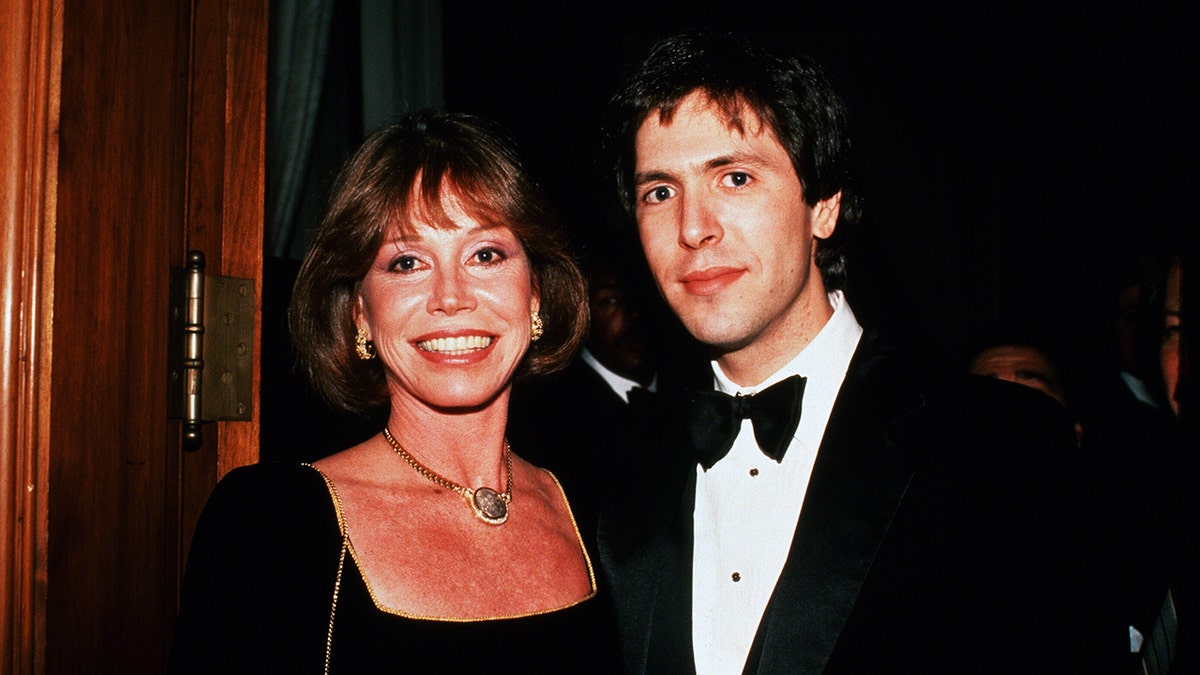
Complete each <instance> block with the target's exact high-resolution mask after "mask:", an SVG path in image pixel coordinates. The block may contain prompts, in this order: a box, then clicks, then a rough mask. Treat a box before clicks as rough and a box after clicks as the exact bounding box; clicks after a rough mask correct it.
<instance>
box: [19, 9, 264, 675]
mask: <svg viewBox="0 0 1200 675" xmlns="http://www.w3.org/2000/svg"><path fill="white" fill-rule="evenodd" d="M190 12H191V16H190V25H191V35H190V37H189V38H188V39H189V40H190V42H191V46H190V49H191V52H192V54H191V59H190V64H191V65H190V72H188V73H187V74H186V77H187V80H188V84H187V86H188V87H189V91H190V92H191V93H190V94H189V102H188V106H189V108H190V109H189V110H188V117H189V121H188V133H187V143H188V151H187V156H188V159H187V161H186V176H185V177H184V181H185V183H187V186H186V188H181V189H183V190H184V191H185V192H186V195H187V197H186V198H185V202H186V204H185V208H184V211H185V212H184V213H181V214H180V215H181V219H182V220H183V221H184V223H183V226H184V235H183V236H182V245H181V250H180V251H179V260H178V264H180V265H182V263H183V260H184V253H185V251H186V249H188V248H192V247H206V248H207V251H206V252H207V253H208V254H209V260H210V267H209V272H210V273H213V274H221V275H225V276H236V277H241V278H250V279H253V280H255V282H256V291H257V297H256V298H255V303H256V306H261V286H262V277H261V270H262V224H263V211H264V208H263V202H264V173H265V168H264V165H265V162H264V156H265V155H264V145H265V119H266V114H265V111H266V105H265V100H266V98H265V97H266V87H265V78H266V67H265V63H266V50H267V40H266V32H267V25H268V19H267V13H268V0H255V1H253V2H250V1H241V0H217V1H216V2H210V3H191V10H190ZM63 17H64V3H63V1H62V0H12V1H10V2H6V3H5V9H4V11H3V12H2V13H0V40H3V44H4V45H5V48H4V49H3V50H0V673H42V672H46V667H47V653H46V649H47V632H48V630H49V631H50V632H53V627H51V628H49V629H48V621H47V616H48V613H50V612H49V610H48V607H47V605H48V597H49V594H48V588H49V587H50V586H51V585H52V584H54V583H55V579H51V578H48V576H49V574H48V565H47V558H48V554H47V551H48V548H49V547H50V543H49V542H50V541H51V533H52V531H54V530H53V528H55V520H54V514H52V513H49V508H48V505H49V503H50V494H51V491H52V489H53V488H54V485H52V478H51V477H52V475H53V474H52V471H51V464H53V463H54V462H55V461H57V462H62V461H66V460H64V458H63V457H57V458H56V457H53V456H52V454H53V453H52V452H51V449H52V448H54V447H56V445H55V443H56V434H55V429H56V426H57V425H60V424H61V423H62V420H63V419H67V418H69V416H71V415H77V414H78V413H77V411H73V410H69V409H68V408H69V407H70V406H68V405H59V407H60V408H62V410H61V411H59V412H57V413H56V411H54V410H53V409H52V408H53V407H54V398H53V392H52V387H51V381H52V378H51V368H52V366H53V363H54V362H53V359H52V357H53V355H54V349H53V348H54V344H53V341H54V340H53V338H54V331H53V328H54V322H53V317H54V308H55V307H54V297H55V296H54V291H55V260H56V258H55V238H56V235H57V234H58V215H59V214H58V206H59V204H58V198H59V195H60V185H59V175H58V174H59V145H58V134H59V130H60V123H61V121H62V118H61V94H62V89H61V87H62V72H63V69H62V65H63V52H64V49H63V47H64V31H63ZM197 64H206V65H202V66H197ZM149 95H151V96H153V95H154V92H150V94H149ZM214 135H215V136H214ZM213 144H220V145H221V146H222V147H223V150H222V151H221V152H220V153H219V159H214V155H213V154H212V152H211V148H212V146H213ZM201 145H204V146H205V148H204V150H203V151H199V152H197V151H195V150H196V148H198V147H200V146H201ZM165 282H166V279H165V278H164V283H165ZM164 319H165V317H164ZM260 335H261V331H260V329H259V327H258V326H257V325H256V327H255V333H254V344H253V347H252V349H253V353H254V354H255V355H256V356H255V361H256V363H257V361H258V357H257V355H258V353H259V349H260V340H261V337H260ZM258 392H259V381H258V373H257V369H256V371H255V375H254V382H253V400H254V404H253V408H254V415H253V418H252V420H251V422H249V423H246V422H237V423H223V422H222V423H216V424H213V425H206V432H205V433H206V435H208V436H209V437H210V438H211V439H212V440H211V441H209V442H208V443H206V445H208V447H209V452H210V455H209V457H208V458H207V459H204V458H202V457H199V456H190V457H184V458H182V459H181V460H179V461H178V462H177V464H178V466H179V481H180V486H177V487H175V488H173V490H174V491H175V493H174V496H176V497H181V498H180V499H179V504H177V507H178V509H179V514H178V523H177V528H176V530H177V534H178V537H177V541H178V542H179V545H178V550H177V551H176V554H175V556H174V558H175V560H176V561H177V562H179V563H180V564H182V561H183V559H184V556H185V555H186V547H187V543H188V541H189V540H190V533H191V531H192V527H193V526H194V520H195V516H196V515H197V513H198V509H199V506H200V505H201V504H202V503H203V500H204V498H205V497H206V496H207V492H208V489H210V488H211V485H212V483H213V482H215V480H216V479H217V478H218V477H219V476H220V475H223V474H224V473H225V472H226V471H228V470H229V469H230V468H232V467H234V466H238V465H241V464H247V463H251V462H253V461H255V460H256V459H257V456H258V428H259V426H258V412H257V409H258V404H257V401H258ZM60 403H61V402H60ZM164 413H165V411H164ZM56 415H57V417H56ZM56 420H59V422H56ZM58 446H64V443H58ZM64 447H66V446H64ZM218 449H219V450H218ZM169 450H170V449H168V451H169ZM174 450H176V451H177V450H178V448H175V449H174ZM211 453H215V457H214V456H213V454H211ZM189 486H190V487H189ZM197 488H198V489H197ZM171 557H172V556H170V555H168V559H170V558H171ZM164 573H165V574H166V575H168V576H172V575H173V576H175V577H176V579H175V583H176V584H177V582H178V575H179V573H180V570H179V569H174V570H171V569H167V570H166V571H165V572H164ZM166 585H167V586H168V587H169V586H170V582H168V583H167V584H166ZM162 602H163V603H165V604H166V605H167V606H169V607H172V606H175V604H176V603H177V598H173V597H167V598H163V599H162ZM78 611H79V612H81V613H84V614H86V613H88V612H89V608H88V607H80V608H79V609H78ZM92 613H94V612H92ZM103 620H104V617H94V618H90V619H86V620H85V621H83V622H77V623H79V624H80V625H86V624H87V623H88V622H89V621H90V622H96V621H100V622H102V621H103ZM73 625H74V624H73ZM52 640H53V641H55V642H56V643H58V644H60V645H62V644H69V643H70V642H71V640H72V636H71V635H61V634H60V635H55V636H53V637H52ZM144 647H146V645H139V644H136V643H133V644H125V645H114V646H113V649H116V650H122V649H124V650H131V651H133V650H138V649H142V648H144ZM154 649H158V647H154Z"/></svg>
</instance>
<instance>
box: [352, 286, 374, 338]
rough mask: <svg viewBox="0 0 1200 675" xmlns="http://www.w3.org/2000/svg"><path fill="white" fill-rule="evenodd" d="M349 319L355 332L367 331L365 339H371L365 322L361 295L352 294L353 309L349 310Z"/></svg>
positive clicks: (365, 317)
mask: <svg viewBox="0 0 1200 675" xmlns="http://www.w3.org/2000/svg"><path fill="white" fill-rule="evenodd" d="M350 319H351V320H352V321H353V322H354V329H355V330H356V331H359V330H365V331H367V339H368V340H370V339H371V328H370V326H369V325H368V322H367V310H366V308H365V306H364V305H363V298H362V295H359V294H357V293H355V294H354V308H353V309H351V310H350Z"/></svg>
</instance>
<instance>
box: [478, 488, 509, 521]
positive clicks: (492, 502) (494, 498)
mask: <svg viewBox="0 0 1200 675" xmlns="http://www.w3.org/2000/svg"><path fill="white" fill-rule="evenodd" d="M471 508H473V509H475V516H476V517H478V518H479V519H480V520H482V521H483V522H485V523H487V524H488V525H500V524H502V523H504V521H506V520H508V504H505V503H504V500H503V499H501V498H500V495H499V494H497V492H496V491H495V490H493V489H491V488H487V487H481V488H478V489H476V490H475V494H474V495H472V498H471Z"/></svg>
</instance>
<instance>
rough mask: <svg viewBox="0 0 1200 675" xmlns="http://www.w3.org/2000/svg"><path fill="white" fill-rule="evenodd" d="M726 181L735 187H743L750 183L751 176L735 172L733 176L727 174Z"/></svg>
mask: <svg viewBox="0 0 1200 675" xmlns="http://www.w3.org/2000/svg"><path fill="white" fill-rule="evenodd" d="M725 180H726V181H728V182H729V184H730V185H732V186H733V187H742V186H743V185H745V184H746V183H749V182H750V174H748V173H745V172H743V171H734V172H733V173H731V174H727V175H726V176H725Z"/></svg>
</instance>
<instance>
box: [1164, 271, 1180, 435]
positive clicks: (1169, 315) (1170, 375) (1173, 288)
mask: <svg viewBox="0 0 1200 675" xmlns="http://www.w3.org/2000/svg"><path fill="white" fill-rule="evenodd" d="M1181 270H1182V267H1181V266H1180V264H1179V263H1178V262H1176V263H1175V264H1174V265H1172V266H1171V271H1170V272H1169V273H1168V274H1167V283H1166V288H1165V289H1164V294H1163V310H1164V313H1163V334H1162V335H1163V338H1162V346H1161V348H1160V350H1159V354H1158V355H1159V362H1160V365H1161V366H1162V377H1163V384H1164V385H1165V386H1166V389H1167V401H1168V403H1170V405H1171V411H1172V412H1174V413H1175V415H1176V416H1178V415H1179V400H1178V398H1177V394H1178V389H1179V352H1180V345H1181V343H1182V342H1183V321H1182V318H1181V316H1182V315H1181V312H1180V297H1181V293H1180V287H1181V285H1182V281H1183V279H1182V275H1181Z"/></svg>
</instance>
